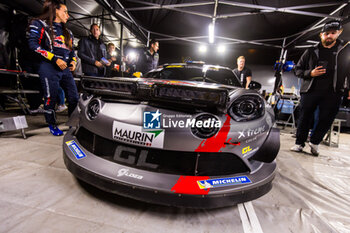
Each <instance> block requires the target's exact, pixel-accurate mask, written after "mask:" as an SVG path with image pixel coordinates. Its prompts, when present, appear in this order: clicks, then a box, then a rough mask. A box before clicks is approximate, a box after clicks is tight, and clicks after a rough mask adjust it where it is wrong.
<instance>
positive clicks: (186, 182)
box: [171, 176, 210, 195]
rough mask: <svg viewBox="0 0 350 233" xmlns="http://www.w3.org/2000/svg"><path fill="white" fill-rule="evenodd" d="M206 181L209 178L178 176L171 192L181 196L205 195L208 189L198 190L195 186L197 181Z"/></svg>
mask: <svg viewBox="0 0 350 233" xmlns="http://www.w3.org/2000/svg"><path fill="white" fill-rule="evenodd" d="M207 179H209V176H180V178H179V179H178V180H177V182H176V184H175V185H174V186H173V187H172V188H171V191H172V192H174V193H181V194H192V195H207V194H208V193H209V191H210V188H208V189H200V188H199V186H198V185H197V181H199V180H207Z"/></svg>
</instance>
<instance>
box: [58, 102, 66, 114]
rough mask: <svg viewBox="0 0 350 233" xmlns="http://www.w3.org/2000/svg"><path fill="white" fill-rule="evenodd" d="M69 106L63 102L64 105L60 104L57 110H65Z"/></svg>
mask: <svg viewBox="0 0 350 233" xmlns="http://www.w3.org/2000/svg"><path fill="white" fill-rule="evenodd" d="M67 108H68V107H67V106H66V105H65V104H63V105H58V107H57V110H56V112H63V111H64V110H66V109H67Z"/></svg>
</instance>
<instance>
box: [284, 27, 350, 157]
mask: <svg viewBox="0 0 350 233" xmlns="http://www.w3.org/2000/svg"><path fill="white" fill-rule="evenodd" d="M342 31H343V29H342V26H341V23H340V22H339V21H335V20H332V21H329V22H327V23H325V25H324V26H323V28H322V32H321V33H320V38H321V43H319V44H318V45H317V46H315V47H312V48H310V49H308V50H306V51H305V52H304V54H303V55H302V56H301V58H300V60H299V62H298V64H297V65H296V67H295V74H296V75H297V76H298V77H299V78H301V79H302V83H301V88H300V94H301V99H300V106H301V108H300V117H299V121H298V129H297V135H296V136H297V137H296V142H295V145H294V146H293V147H292V148H291V150H292V151H296V152H301V151H302V150H303V148H304V146H305V141H306V139H307V137H308V133H309V129H310V124H311V122H312V118H313V114H314V112H315V109H316V107H317V106H319V122H318V124H317V126H316V128H315V130H314V132H313V134H312V136H311V138H310V142H309V146H310V148H311V154H312V155H314V156H318V154H319V149H318V145H319V144H320V142H321V141H322V140H323V137H324V135H325V134H326V133H327V131H328V130H329V128H330V126H331V125H332V122H333V120H334V119H335V116H336V115H337V113H338V110H339V106H340V103H341V97H342V95H343V93H344V90H345V89H346V88H347V87H346V86H345V85H349V81H350V76H349V73H350V72H349V64H350V59H349V57H350V51H349V50H350V46H349V45H348V44H349V42H348V43H344V42H343V41H341V40H339V39H338V37H339V35H340V34H341V33H342ZM349 95H350V93H349ZM348 98H349V97H348Z"/></svg>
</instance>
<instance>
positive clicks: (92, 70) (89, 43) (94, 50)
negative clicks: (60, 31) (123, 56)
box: [78, 24, 110, 77]
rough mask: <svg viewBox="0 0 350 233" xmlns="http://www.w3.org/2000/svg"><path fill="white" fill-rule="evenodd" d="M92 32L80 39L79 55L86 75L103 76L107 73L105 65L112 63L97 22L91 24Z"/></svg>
mask: <svg viewBox="0 0 350 233" xmlns="http://www.w3.org/2000/svg"><path fill="white" fill-rule="evenodd" d="M90 32H91V35H90V36H88V37H83V38H82V39H81V40H80V41H79V45H78V56H79V57H80V59H81V65H82V69H83V73H84V74H85V75H88V76H100V77H103V76H105V74H106V68H105V66H108V65H110V63H108V60H107V50H106V45H105V44H104V43H103V41H102V40H101V39H100V35H101V31H100V27H99V26H98V25H97V24H92V25H91V27H90ZM106 61H107V62H106Z"/></svg>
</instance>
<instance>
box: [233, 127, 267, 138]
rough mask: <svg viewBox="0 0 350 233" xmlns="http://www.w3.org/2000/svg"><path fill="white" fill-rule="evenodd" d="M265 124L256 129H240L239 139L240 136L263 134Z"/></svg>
mask: <svg viewBox="0 0 350 233" xmlns="http://www.w3.org/2000/svg"><path fill="white" fill-rule="evenodd" d="M265 128H266V127H265V125H263V126H261V127H259V128H256V129H247V130H243V131H238V133H239V136H238V139H240V138H245V137H252V136H255V135H257V134H261V133H263V132H265Z"/></svg>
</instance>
